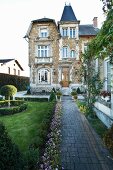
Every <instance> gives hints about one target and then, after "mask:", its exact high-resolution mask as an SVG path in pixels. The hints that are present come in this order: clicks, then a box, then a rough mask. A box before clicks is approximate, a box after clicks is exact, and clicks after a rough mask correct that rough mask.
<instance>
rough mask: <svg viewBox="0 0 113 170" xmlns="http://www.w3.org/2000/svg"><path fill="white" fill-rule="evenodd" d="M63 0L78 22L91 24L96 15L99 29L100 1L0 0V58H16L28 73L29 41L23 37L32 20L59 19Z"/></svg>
mask: <svg viewBox="0 0 113 170" xmlns="http://www.w3.org/2000/svg"><path fill="white" fill-rule="evenodd" d="M65 2H67V3H71V6H72V8H73V10H74V13H75V16H76V17H77V19H78V20H80V24H92V19H93V17H98V23H99V24H98V25H99V28H100V27H101V25H102V22H103V21H104V15H103V11H102V5H103V4H102V2H101V1H100V0H70V1H66V0H0V22H1V26H0V59H2V58H15V59H17V60H18V61H19V62H20V64H21V65H22V67H23V68H24V70H25V75H27V76H29V71H28V70H29V69H28V43H27V42H26V41H25V39H24V38H23V37H24V36H25V34H26V32H27V30H28V27H29V24H30V22H31V21H32V20H35V19H39V18H43V17H47V18H52V19H55V21H56V23H57V21H59V20H60V19H61V15H62V12H63V9H64V5H65Z"/></svg>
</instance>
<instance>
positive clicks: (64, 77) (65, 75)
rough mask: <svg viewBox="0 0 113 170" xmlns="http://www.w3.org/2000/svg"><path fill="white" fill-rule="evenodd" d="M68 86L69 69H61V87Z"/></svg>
mask: <svg viewBox="0 0 113 170" xmlns="http://www.w3.org/2000/svg"><path fill="white" fill-rule="evenodd" d="M68 86H69V67H63V68H62V87H68Z"/></svg>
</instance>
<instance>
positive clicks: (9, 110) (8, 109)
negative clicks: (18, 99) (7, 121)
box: [0, 103, 27, 115]
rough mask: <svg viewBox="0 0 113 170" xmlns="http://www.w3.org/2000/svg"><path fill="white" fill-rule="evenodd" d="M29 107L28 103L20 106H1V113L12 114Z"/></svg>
mask: <svg viewBox="0 0 113 170" xmlns="http://www.w3.org/2000/svg"><path fill="white" fill-rule="evenodd" d="M26 109H27V103H23V104H21V105H20V106H14V107H6V108H0V115H11V114H15V113H19V112H22V111H24V110H26Z"/></svg>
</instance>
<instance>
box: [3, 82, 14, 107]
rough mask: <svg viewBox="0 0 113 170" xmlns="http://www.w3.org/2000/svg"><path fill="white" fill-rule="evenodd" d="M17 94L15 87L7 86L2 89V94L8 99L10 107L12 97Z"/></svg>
mask: <svg viewBox="0 0 113 170" xmlns="http://www.w3.org/2000/svg"><path fill="white" fill-rule="evenodd" d="M16 92H17V88H16V87H15V86H13V85H5V86H2V87H1V90H0V93H1V95H2V96H5V99H8V100H9V102H8V106H10V97H12V96H13V95H14V94H15V93H16Z"/></svg>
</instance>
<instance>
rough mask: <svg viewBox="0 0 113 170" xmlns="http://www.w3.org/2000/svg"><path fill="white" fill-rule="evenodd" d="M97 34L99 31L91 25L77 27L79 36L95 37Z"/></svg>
mask: <svg viewBox="0 0 113 170" xmlns="http://www.w3.org/2000/svg"><path fill="white" fill-rule="evenodd" d="M98 32H99V29H98V28H95V27H94V26H93V25H79V36H85V35H97V33H98Z"/></svg>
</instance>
